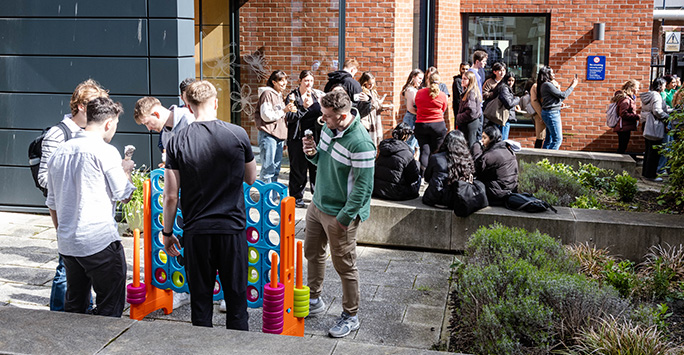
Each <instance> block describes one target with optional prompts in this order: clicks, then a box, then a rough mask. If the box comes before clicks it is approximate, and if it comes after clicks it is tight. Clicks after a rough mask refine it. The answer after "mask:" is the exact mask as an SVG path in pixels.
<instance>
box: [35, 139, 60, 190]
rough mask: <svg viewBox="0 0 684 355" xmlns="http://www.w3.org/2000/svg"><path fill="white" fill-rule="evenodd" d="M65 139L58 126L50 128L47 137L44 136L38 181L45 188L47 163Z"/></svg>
mask: <svg viewBox="0 0 684 355" xmlns="http://www.w3.org/2000/svg"><path fill="white" fill-rule="evenodd" d="M64 139H65V137H64V132H62V129H61V128H59V127H57V126H54V127H52V128H50V129H49V130H48V132H47V133H46V134H45V137H43V146H42V150H41V151H42V156H41V157H40V166H39V167H38V183H39V184H40V186H41V187H43V188H47V174H48V170H47V163H48V161H49V160H50V157H51V156H52V154H53V153H54V152H55V150H57V147H59V145H60V144H62V143H64Z"/></svg>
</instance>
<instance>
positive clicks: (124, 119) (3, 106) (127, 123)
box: [0, 93, 180, 134]
mask: <svg viewBox="0 0 684 355" xmlns="http://www.w3.org/2000/svg"><path fill="white" fill-rule="evenodd" d="M142 96H143V95H140V96H127V95H112V96H111V98H112V100H114V101H119V102H121V105H123V107H124V114H123V115H122V116H121V117H120V118H119V128H118V129H119V131H120V132H139V133H147V129H146V128H145V126H142V125H138V124H136V123H135V120H134V119H133V109H134V108H135V103H136V102H137V101H138V99H139V98H141V97H142ZM70 99H71V95H66V94H24V93H0V129H2V128H5V129H15V128H19V129H35V130H42V129H43V128H45V127H50V126H54V125H55V124H57V123H58V122H59V121H61V120H62V118H63V117H64V115H65V114H67V113H69V112H71V109H70V108H69V100H70ZM158 99H159V100H160V101H161V102H162V104H163V105H164V106H166V107H169V106H171V105H178V103H179V102H180V99H179V98H178V96H165V97H161V96H160V97H158ZM36 132H37V131H36ZM36 134H37V133H36Z"/></svg>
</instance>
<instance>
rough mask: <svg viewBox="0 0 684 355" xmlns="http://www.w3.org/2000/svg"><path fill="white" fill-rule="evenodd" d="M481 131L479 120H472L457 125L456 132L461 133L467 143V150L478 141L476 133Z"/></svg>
mask: <svg viewBox="0 0 684 355" xmlns="http://www.w3.org/2000/svg"><path fill="white" fill-rule="evenodd" d="M481 129H482V124H481V123H480V120H479V119H474V120H472V121H470V122H468V123H464V124H460V125H458V130H459V131H461V132H462V133H463V136H464V137H465V139H466V142H468V148H470V147H472V146H473V144H475V143H476V142H478V141H479V140H480V139H479V138H477V132H478V131H480V130H481ZM480 134H482V133H480Z"/></svg>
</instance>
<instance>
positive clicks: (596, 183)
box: [573, 162, 615, 192]
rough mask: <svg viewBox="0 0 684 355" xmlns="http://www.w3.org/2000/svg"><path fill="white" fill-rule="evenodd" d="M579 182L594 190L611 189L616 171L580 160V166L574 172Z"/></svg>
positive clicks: (607, 190)
mask: <svg viewBox="0 0 684 355" xmlns="http://www.w3.org/2000/svg"><path fill="white" fill-rule="evenodd" d="M573 175H574V176H576V177H577V180H579V182H580V183H581V184H582V185H583V186H585V187H587V188H590V189H592V190H603V191H606V192H610V191H611V181H612V180H613V175H615V173H614V172H613V171H612V170H606V169H601V168H599V167H596V166H594V165H592V164H584V163H582V162H579V168H578V169H577V170H576V171H574V172H573Z"/></svg>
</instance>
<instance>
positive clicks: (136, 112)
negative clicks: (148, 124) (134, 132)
mask: <svg viewBox="0 0 684 355" xmlns="http://www.w3.org/2000/svg"><path fill="white" fill-rule="evenodd" d="M157 105H161V102H160V101H159V100H158V99H157V98H156V97H152V96H146V97H143V98H141V99H139V100H138V102H136V103H135V109H133V119H135V123H137V124H142V119H143V118H145V117H147V116H149V115H151V114H152V108H153V107H155V106H157Z"/></svg>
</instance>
